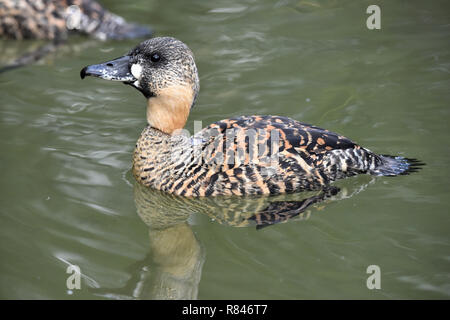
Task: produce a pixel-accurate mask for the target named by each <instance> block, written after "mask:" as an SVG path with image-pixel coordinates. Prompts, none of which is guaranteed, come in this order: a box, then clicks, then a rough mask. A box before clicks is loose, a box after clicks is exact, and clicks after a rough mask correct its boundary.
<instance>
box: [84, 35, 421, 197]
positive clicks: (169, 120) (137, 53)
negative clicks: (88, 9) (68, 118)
mask: <svg viewBox="0 0 450 320" xmlns="http://www.w3.org/2000/svg"><path fill="white" fill-rule="evenodd" d="M80 76H81V78H82V79H84V78H85V77H87V76H92V77H98V78H101V79H105V80H111V81H119V82H122V83H124V84H126V85H129V86H131V87H133V88H135V89H137V90H138V91H139V92H140V93H142V94H143V95H144V97H145V98H146V100H147V111H146V118H147V126H146V127H145V128H144V129H143V131H142V133H141V135H140V137H139V138H138V140H137V143H136V145H135V149H134V153H133V166H132V172H133V175H134V177H135V179H136V180H137V181H138V182H139V183H140V184H142V185H143V186H145V187H149V188H153V189H157V190H160V191H162V192H167V193H171V194H174V195H178V196H185V197H208V196H211V197H214V196H233V195H234V196H257V195H279V194H284V193H294V192H301V191H312V190H327V189H328V188H330V187H332V186H331V183H333V182H334V181H336V180H338V179H343V178H347V177H350V176H355V175H359V174H369V175H372V176H398V175H407V174H409V173H412V172H415V171H417V170H418V169H419V168H420V165H423V163H421V162H420V161H418V160H416V159H412V158H405V157H401V156H389V155H380V154H376V153H374V152H372V151H370V150H369V149H367V148H364V147H362V146H360V145H358V144H357V143H355V142H353V141H352V140H350V139H348V138H346V137H344V136H342V135H340V134H337V133H334V132H332V131H329V130H326V129H322V128H319V127H316V126H314V125H310V124H306V123H303V122H300V121H297V120H294V119H291V118H288V117H284V116H273V115H247V116H238V117H232V118H228V119H224V120H220V121H217V122H214V123H212V124H210V125H209V126H207V127H205V128H204V129H202V130H200V131H199V132H197V133H195V134H194V135H190V134H189V132H187V130H186V129H184V126H185V124H186V122H187V119H188V116H189V113H190V111H191V109H192V108H193V106H194V105H195V102H196V99H197V96H198V94H199V90H200V82H199V75H198V70H197V66H196V64H195V60H194V54H193V52H192V51H191V50H190V49H189V47H188V46H187V45H186V44H185V43H183V42H182V41H180V40H178V39H175V38H173V37H156V38H151V39H149V40H146V41H143V42H141V43H140V44H138V45H137V46H136V47H135V48H133V49H132V50H130V51H129V52H128V53H127V54H125V55H123V56H121V57H119V58H116V59H113V60H110V61H107V62H104V63H100V64H93V65H89V66H86V67H84V68H83V69H82V70H81V71H80Z"/></svg>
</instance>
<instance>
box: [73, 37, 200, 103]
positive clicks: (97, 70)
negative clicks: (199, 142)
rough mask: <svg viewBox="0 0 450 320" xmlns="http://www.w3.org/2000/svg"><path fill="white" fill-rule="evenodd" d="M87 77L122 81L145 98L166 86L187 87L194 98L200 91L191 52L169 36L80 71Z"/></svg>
mask: <svg viewBox="0 0 450 320" xmlns="http://www.w3.org/2000/svg"><path fill="white" fill-rule="evenodd" d="M89 75H90V76H95V77H99V78H102V79H105V80H114V81H122V82H124V83H126V84H129V85H131V86H133V87H135V88H136V89H138V90H139V91H141V92H142V93H143V94H144V96H145V97H146V98H151V97H155V96H158V94H159V93H160V92H161V90H164V89H167V88H169V87H174V86H186V85H187V86H190V87H191V88H192V90H193V93H194V98H195V97H196V95H197V94H198V91H199V89H200V83H199V79H198V73H197V66H196V65H195V61H194V55H193V53H192V51H191V50H190V49H189V48H188V46H187V45H186V44H184V43H183V42H181V41H180V40H177V39H175V38H171V37H161V38H152V39H149V40H146V41H144V42H141V43H140V44H139V45H137V46H136V47H135V48H134V49H132V50H131V51H130V52H128V54H126V55H124V56H123V57H120V58H117V59H114V60H111V61H108V62H105V63H101V64H97V65H90V66H87V67H85V68H83V70H81V78H84V77H85V76H89Z"/></svg>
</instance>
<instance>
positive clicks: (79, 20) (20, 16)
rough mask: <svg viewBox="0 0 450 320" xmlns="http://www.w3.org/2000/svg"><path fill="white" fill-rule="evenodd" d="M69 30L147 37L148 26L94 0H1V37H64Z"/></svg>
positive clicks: (114, 36) (108, 36) (104, 35)
mask: <svg viewBox="0 0 450 320" xmlns="http://www.w3.org/2000/svg"><path fill="white" fill-rule="evenodd" d="M69 31H74V32H79V33H83V34H88V35H91V36H93V37H95V38H97V39H100V40H106V39H127V38H138V37H148V36H149V35H150V34H151V30H150V29H149V28H148V27H145V26H140V25H137V24H132V23H128V22H126V21H125V20H124V19H123V18H122V17H120V16H118V15H115V14H113V13H111V12H109V11H107V10H105V9H104V8H103V7H102V6H101V5H100V4H99V3H98V2H96V1H94V0H0V37H3V38H7V39H45V40H63V39H66V38H67V36H68V34H69Z"/></svg>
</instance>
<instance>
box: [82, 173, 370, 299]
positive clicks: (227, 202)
mask: <svg viewBox="0 0 450 320" xmlns="http://www.w3.org/2000/svg"><path fill="white" fill-rule="evenodd" d="M352 182H353V183H351V182H350V183H347V184H346V186H344V187H342V190H341V192H340V193H339V195H332V194H331V192H330V193H327V194H325V193H323V192H311V193H308V194H306V193H305V194H304V196H307V197H304V198H303V199H301V200H299V195H298V194H295V195H294V194H291V195H279V196H275V197H268V196H262V197H251V198H244V197H208V198H205V197H203V198H200V197H197V198H194V197H180V196H176V195H173V194H169V193H165V192H161V191H159V190H155V189H151V188H147V187H145V186H143V185H141V184H139V183H135V185H134V201H135V204H136V209H137V212H138V215H139V217H140V218H141V219H142V221H144V223H145V224H146V225H147V226H148V228H149V232H148V234H149V244H150V250H149V254H148V255H147V256H146V257H145V258H144V259H143V260H141V261H138V262H136V263H135V264H133V265H132V266H131V267H130V268H129V269H128V272H129V273H130V274H131V278H130V279H129V280H128V281H127V284H126V285H125V286H124V287H121V288H115V289H112V288H91V289H90V291H91V292H92V293H94V294H96V295H99V296H105V297H109V298H112V297H113V298H121V299H123V298H125V299H129V298H132V299H196V298H197V296H198V286H199V283H200V280H201V274H202V267H203V264H204V262H205V260H206V252H205V249H204V247H203V246H202V244H201V243H200V242H199V240H198V239H197V237H196V236H195V234H194V232H193V230H192V229H191V226H190V221H192V220H191V219H189V218H190V217H191V216H192V215H197V214H204V215H207V216H209V217H210V218H211V220H214V221H215V222H217V223H220V224H225V225H228V226H232V227H246V226H253V225H255V224H256V225H257V226H265V225H270V224H271V223H276V222H287V221H288V220H290V221H302V220H307V219H309V217H310V216H311V214H312V213H314V212H316V211H319V210H320V211H321V210H323V208H324V205H328V204H331V203H332V202H334V201H339V200H342V199H344V198H349V197H351V196H352V195H354V194H357V193H359V192H360V191H362V190H363V189H364V188H365V187H367V185H368V184H370V183H372V182H373V180H371V181H369V182H366V183H363V184H361V181H352ZM294 199H295V200H296V201H295V200H294ZM274 200H276V201H275V202H274ZM274 203H276V204H277V205H279V206H280V207H284V208H286V209H287V210H286V211H285V213H286V214H285V215H281V216H280V218H281V219H279V220H278V221H276V220H274V218H275V216H274V217H272V218H271V219H270V220H269V221H265V222H267V224H260V223H261V222H264V219H266V217H270V212H271V210H270V207H271V206H274ZM289 207H290V211H289ZM294 212H295V213H294Z"/></svg>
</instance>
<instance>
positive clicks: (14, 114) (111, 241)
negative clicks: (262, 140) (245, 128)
mask: <svg viewBox="0 0 450 320" xmlns="http://www.w3.org/2000/svg"><path fill="white" fill-rule="evenodd" d="M103 3H104V4H105V6H106V7H108V8H109V9H110V10H111V11H113V12H117V13H120V14H121V15H123V16H124V17H125V18H127V19H129V20H133V21H136V22H140V23H144V24H150V25H152V26H153V27H154V29H155V30H156V31H157V35H171V36H175V37H177V38H179V39H181V40H183V41H184V42H186V43H187V44H188V45H189V46H190V47H191V49H192V50H193V51H194V53H195V56H196V61H197V65H198V68H199V72H200V78H201V79H200V80H201V91H200V96H199V99H198V103H197V105H196V107H195V108H194V109H193V110H192V113H191V115H190V118H189V122H188V124H187V129H189V130H190V131H191V132H192V131H193V122H194V120H198V121H202V123H203V126H206V125H207V124H209V123H211V122H213V121H217V120H220V119H223V118H227V117H230V116H237V115H244V114H247V115H249V114H278V115H283V116H289V117H292V118H294V119H297V120H301V121H303V122H307V123H313V124H316V125H319V126H322V127H325V128H328V129H330V130H333V131H336V132H339V133H341V134H343V135H346V136H347V137H350V138H351V139H353V140H355V141H357V142H358V143H360V144H361V145H363V146H366V147H368V148H370V149H371V150H373V151H376V152H379V153H384V154H395V155H403V156H408V157H414V158H418V159H420V160H422V161H424V162H425V163H426V164H427V165H426V166H425V167H424V168H423V170H422V171H420V172H419V173H415V174H413V175H409V176H401V177H395V178H385V177H383V178H376V179H374V178H371V177H368V176H361V177H355V178H351V179H347V180H345V181H341V182H339V183H338V184H337V185H338V186H339V187H340V188H341V189H342V190H343V192H342V193H341V194H340V195H338V196H336V197H335V198H333V199H329V200H327V201H326V202H323V203H319V204H317V205H316V206H313V207H310V208H309V211H308V212H305V213H304V214H303V215H302V216H300V217H297V218H296V219H293V221H289V222H288V223H280V224H277V225H274V226H270V227H267V228H264V229H261V230H258V231H257V230H256V229H255V227H254V226H246V225H245V223H243V221H244V220H245V217H248V213H249V212H250V211H251V208H257V207H258V206H263V205H264V203H263V201H266V200H267V199H263V200H261V199H260V200H258V199H239V200H236V199H234V200H233V201H231V202H226V201H225V202H224V201H220V200H212V199H207V200H196V201H193V200H192V201H191V200H183V199H179V198H174V197H172V196H168V195H164V194H160V193H158V192H156V191H151V190H150V191H149V190H142V188H139V187H138V186H136V185H135V184H134V180H133V178H132V176H131V174H130V167H131V154H132V150H133V147H134V143H135V141H136V140H137V138H138V136H139V134H140V131H141V129H142V128H143V127H144V126H145V100H144V98H143V97H142V96H140V95H139V94H138V92H137V91H135V90H132V89H131V88H130V87H128V86H123V85H121V84H118V83H113V82H107V81H101V80H98V79H92V78H89V79H86V80H84V81H81V80H80V78H79V71H80V69H81V68H82V67H83V66H85V65H88V64H92V63H98V62H102V61H106V60H107V59H110V58H115V57H118V56H120V55H122V54H123V53H125V52H127V51H128V50H129V49H130V48H131V47H133V46H134V45H135V44H136V41H124V42H98V41H93V40H88V39H86V38H84V37H75V38H72V39H71V40H70V42H69V43H68V44H67V45H66V46H64V47H62V48H60V50H59V51H58V52H56V53H54V54H51V55H50V56H48V57H47V58H46V59H45V60H43V61H41V62H40V63H37V64H34V65H31V66H27V67H25V68H21V69H17V70H15V71H12V72H8V73H3V74H0V90H1V91H0V92H1V100H0V136H1V137H2V139H1V140H0V149H1V150H2V152H1V153H0V165H1V169H2V179H1V180H0V181H1V185H0V191H1V193H0V194H1V196H0V201H1V202H0V203H1V206H0V237H1V240H0V256H1V257H2V258H1V263H0V297H1V298H8V299H13V298H27V299H35V298H41V299H111V298H150V299H152V298H164V299H165V298H196V297H197V298H199V299H230V298H233V299H250V298H256V299H305V298H312V299H316V298H326V299H328V298H331V299H336V298H351V299H353V298H361V299H398V298H400V299H404V298H426V299H428V298H440V299H441V298H443V299H448V298H449V296H450V246H449V245H450V237H449V231H450V229H449V222H450V219H449V210H448V206H449V200H448V194H449V186H448V181H449V169H448V159H449V156H450V152H449V151H450V149H449V146H448V137H449V127H448V123H449V107H448V103H449V98H450V91H449V87H450V77H449V67H450V50H449V36H450V10H448V4H447V3H446V2H444V1H433V2H423V1H408V2H401V1H378V2H377V4H379V5H380V7H381V11H382V13H381V14H382V29H381V30H374V31H370V30H368V29H367V28H366V25H365V21H366V18H367V16H368V15H367V14H366V13H365V11H366V8H367V6H368V5H370V4H372V3H371V2H370V1H357V2H354V1H331V0H330V1H324V2H319V1H314V0H311V1H283V0H282V1H219V0H214V1H208V2H205V1H193V2H190V3H189V4H188V3H187V2H184V1H178V2H175V1H170V2H168V1H156V0H153V1H147V0H141V1H135V2H133V4H132V5H130V4H128V3H125V2H122V1H118V0H114V1H103ZM37 44H39V43H34V42H26V43H19V44H17V43H14V42H11V41H8V42H7V41H1V42H0V51H1V52H2V56H3V58H5V57H7V56H8V54H9V55H11V54H12V55H14V52H23V50H26V49H27V48H28V47H29V46H33V45H37ZM313 195H314V194H311V193H308V194H297V195H293V196H291V199H304V198H305V197H310V196H313ZM259 201H261V203H260V202H259ZM70 264H74V265H78V266H79V267H80V270H81V273H82V277H81V289H69V288H67V286H66V280H67V278H68V277H69V276H70V274H68V273H66V270H67V267H68V265H70ZM369 265H377V266H379V267H380V270H381V289H380V290H369V289H368V288H367V286H366V280H367V278H368V277H369V274H367V273H366V269H367V267H368V266H369Z"/></svg>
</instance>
